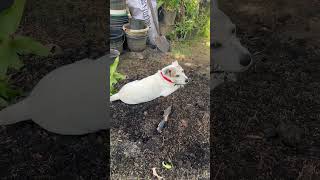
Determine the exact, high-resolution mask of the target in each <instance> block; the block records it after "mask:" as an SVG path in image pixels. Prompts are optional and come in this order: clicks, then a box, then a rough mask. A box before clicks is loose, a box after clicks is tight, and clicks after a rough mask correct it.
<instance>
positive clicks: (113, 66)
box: [110, 56, 125, 95]
mask: <svg viewBox="0 0 320 180" xmlns="http://www.w3.org/2000/svg"><path fill="white" fill-rule="evenodd" d="M118 64H119V56H118V57H117V58H116V59H115V60H114V62H113V63H112V64H111V65H110V95H113V94H115V93H116V89H115V88H114V85H115V84H117V82H118V81H120V80H123V79H125V76H124V75H122V74H120V73H118V72H116V70H117V67H118Z"/></svg>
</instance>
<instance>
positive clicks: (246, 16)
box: [211, 0, 320, 179]
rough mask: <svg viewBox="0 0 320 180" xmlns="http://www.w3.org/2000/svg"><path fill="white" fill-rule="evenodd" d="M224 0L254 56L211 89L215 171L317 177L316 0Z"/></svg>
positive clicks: (225, 175) (319, 68) (227, 175)
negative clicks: (234, 79)
mask: <svg viewBox="0 0 320 180" xmlns="http://www.w3.org/2000/svg"><path fill="white" fill-rule="evenodd" d="M311 4H312V5H311ZM221 5H222V9H223V10H224V11H225V13H226V14H227V15H229V16H230V17H231V19H232V20H233V21H234V23H235V24H237V25H238V33H239V35H240V38H241V40H242V42H243V43H244V45H245V46H247V47H248V49H249V50H250V51H251V52H252V53H253V54H254V59H255V61H257V63H256V64H255V65H254V66H253V67H252V69H250V70H249V71H248V72H246V73H243V74H242V75H241V76H240V80H239V81H238V82H236V83H231V82H230V83H225V84H223V85H221V86H219V87H218V88H216V89H215V90H214V91H212V93H211V105H212V108H211V118H212V119H211V127H212V129H211V133H212V138H211V144H212V151H211V158H212V164H211V167H212V170H213V174H212V177H216V179H252V178H253V179H319V178H320V156H319V155H320V146H319V145H320V128H319V127H320V118H319V114H320V112H319V107H320V97H319V94H320V82H319V78H320V51H319V48H320V46H319V42H320V39H319V36H318V34H317V33H314V32H317V31H318V30H319V29H318V28H319V24H320V19H319V18H320V16H319V13H316V12H318V9H319V7H320V4H319V2H317V1H312V0H308V1H303V2H302V1H286V0H283V1H271V2H269V1H268V3H265V4H264V3H262V1H259V2H257V1H251V0H246V1H241V2H240V1H233V0H230V1H228V2H224V3H222V4H221ZM280 6H283V7H285V8H284V9H280ZM234 7H237V8H234ZM271 12H272V13H271ZM290 14H291V15H290ZM308 24H309V25H308ZM308 26H309V27H308ZM290 37H291V38H290Z"/></svg>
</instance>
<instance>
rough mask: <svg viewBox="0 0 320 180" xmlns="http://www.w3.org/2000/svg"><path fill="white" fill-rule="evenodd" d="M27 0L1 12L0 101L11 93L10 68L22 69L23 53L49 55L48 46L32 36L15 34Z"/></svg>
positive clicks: (19, 1)
mask: <svg viewBox="0 0 320 180" xmlns="http://www.w3.org/2000/svg"><path fill="white" fill-rule="evenodd" d="M25 2H26V0H15V1H14V3H13V4H12V5H11V7H9V8H7V9H5V10H3V11H1V12H0V24H1V28H0V92H1V93H0V99H1V100H0V102H4V101H6V100H7V99H8V98H6V97H9V96H12V95H15V93H13V94H12V93H10V92H11V91H9V90H8V89H9V83H8V81H7V77H6V74H7V71H8V69H9V68H14V69H20V68H21V67H22V65H23V63H22V61H21V60H20V58H19V55H22V54H36V55H40V56H47V55H49V53H50V51H49V49H48V48H46V47H45V46H43V45H42V44H41V43H39V42H37V41H35V40H33V39H32V38H30V37H26V36H20V35H15V32H16V30H17V29H18V27H19V24H20V21H21V17H22V14H23V9H24V5H25ZM1 105H3V103H1Z"/></svg>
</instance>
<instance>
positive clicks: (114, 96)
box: [110, 93, 120, 102]
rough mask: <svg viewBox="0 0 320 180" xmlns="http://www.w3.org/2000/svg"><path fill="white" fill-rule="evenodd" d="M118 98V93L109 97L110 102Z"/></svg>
mask: <svg viewBox="0 0 320 180" xmlns="http://www.w3.org/2000/svg"><path fill="white" fill-rule="evenodd" d="M117 100H120V97H119V94H118V93H117V94H114V95H112V96H111V97H110V102H112V101H117Z"/></svg>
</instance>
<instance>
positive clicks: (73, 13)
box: [0, 0, 109, 179]
mask: <svg viewBox="0 0 320 180" xmlns="http://www.w3.org/2000/svg"><path fill="white" fill-rule="evenodd" d="M107 9H108V3H106V2H105V1H95V2H92V1H90V2H89V1H88V2H85V1H81V2H80V1H69V0H68V1H64V0H57V1H45V0H41V1H39V0H37V1H36V0H28V1H27V4H26V8H25V11H24V16H23V18H22V22H21V23H22V24H21V27H20V28H19V31H18V32H19V34H23V35H27V36H30V37H32V38H34V39H36V40H38V41H40V42H41V43H43V44H56V45H58V46H59V47H60V48H61V52H58V53H57V54H56V55H54V56H50V57H46V58H40V57H36V56H31V55H28V56H24V57H23V61H24V63H25V66H24V67H22V69H21V70H19V71H13V70H11V71H10V79H11V82H13V84H14V85H15V87H16V88H20V89H22V90H23V91H24V92H25V93H24V94H22V96H20V97H17V100H19V99H20V98H23V97H24V96H27V95H28V93H29V92H30V91H31V90H32V88H33V87H34V86H35V85H36V84H37V83H38V82H39V80H40V79H41V78H42V77H43V76H45V75H46V74H48V73H49V72H50V71H52V70H53V69H56V68H58V67H60V66H63V65H66V64H70V63H73V62H75V61H78V60H81V59H83V58H88V57H90V58H96V57H99V56H101V55H103V54H105V53H106V52H107V51H108V47H107V46H106V44H107V45H108V42H107V43H105V40H106V35H107V33H108V30H109V28H108V27H107V25H108V20H109V16H108V13H107V12H108V11H107ZM97 17H99V18H98V19H97ZM12 103H14V102H12ZM108 145H109V137H108V133H107V132H105V131H102V132H99V133H95V134H90V135H87V136H62V135H56V134H53V133H49V132H47V131H45V130H43V129H41V128H40V127H39V126H38V125H36V124H35V123H33V122H30V121H25V122H19V123H17V124H14V125H8V126H1V127H0V177H1V179H6V178H8V179H12V178H14V179H16V178H20V179H21V178H27V177H29V178H31V179H37V178H41V179H49V178H54V179H105V178H106V176H107V175H108V162H107V161H106V160H105V159H106V158H107V157H108V153H106V152H107V150H106V147H108Z"/></svg>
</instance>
